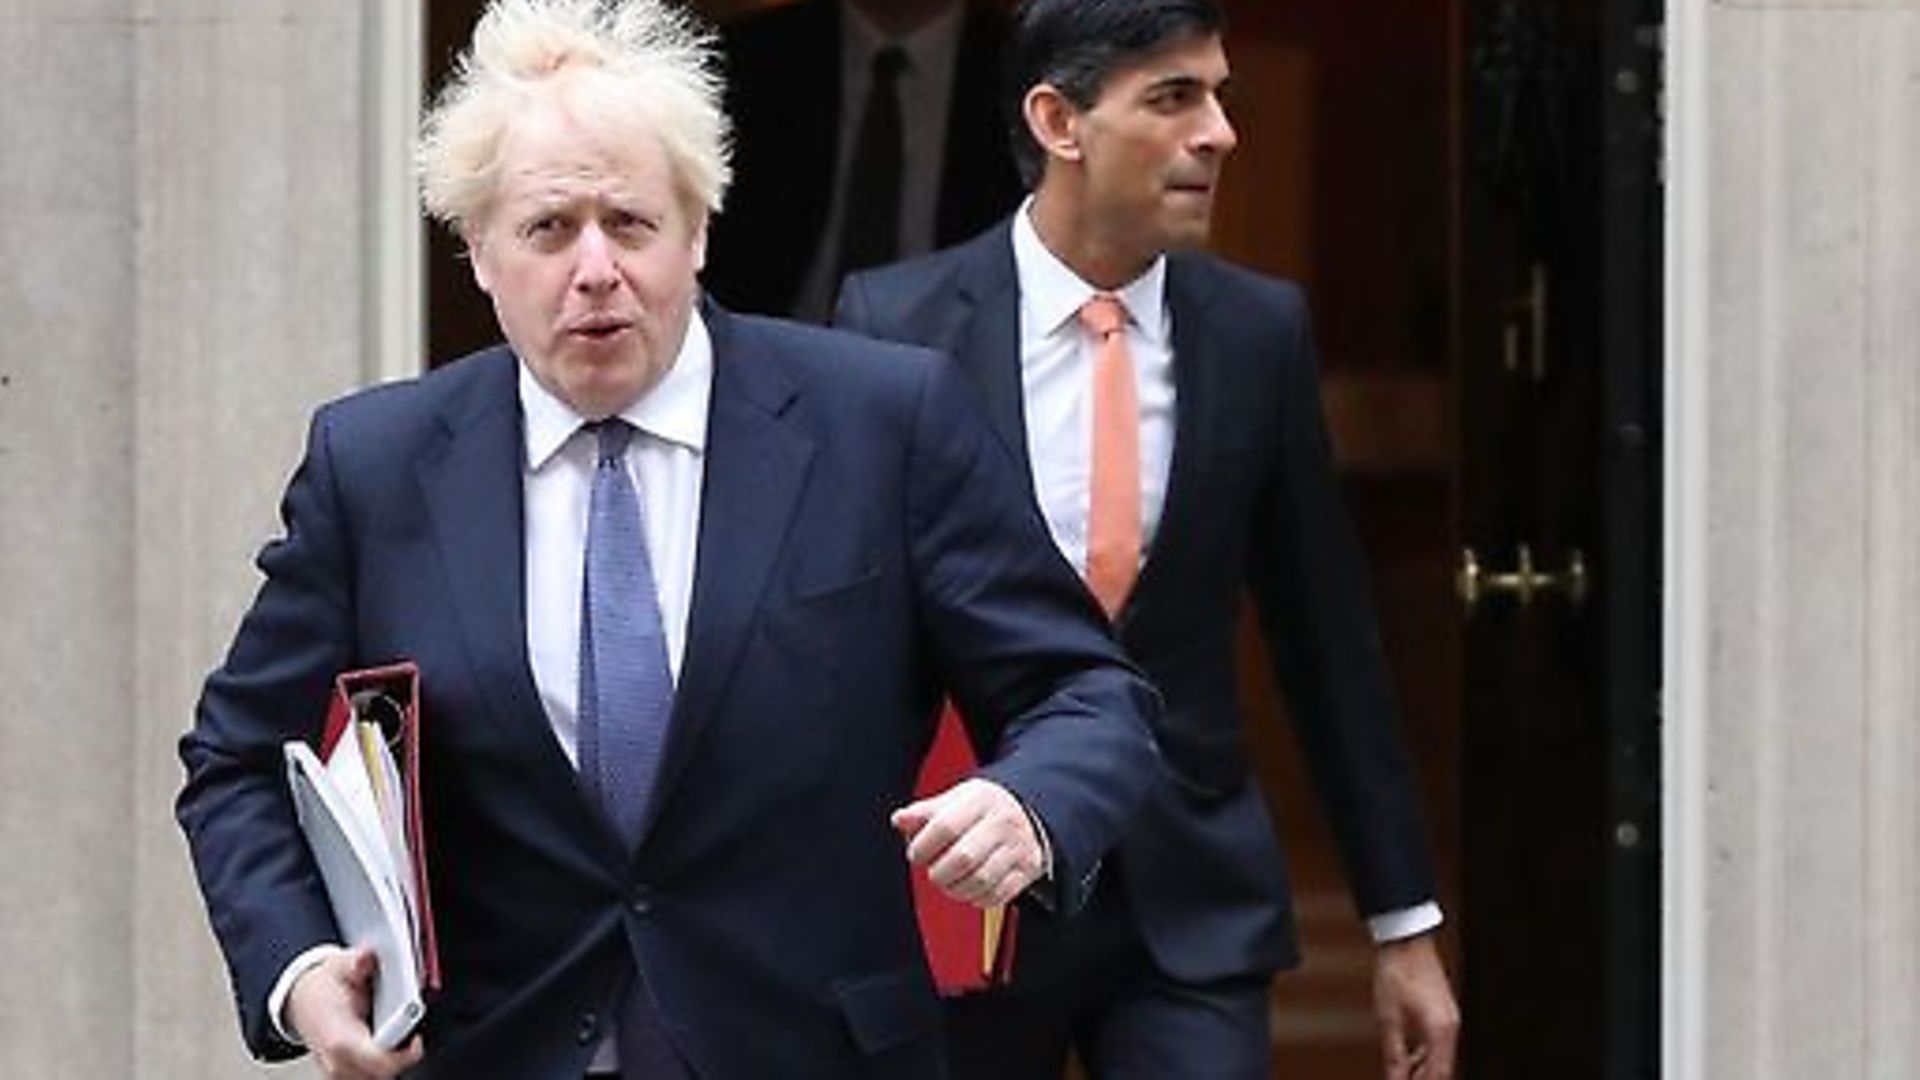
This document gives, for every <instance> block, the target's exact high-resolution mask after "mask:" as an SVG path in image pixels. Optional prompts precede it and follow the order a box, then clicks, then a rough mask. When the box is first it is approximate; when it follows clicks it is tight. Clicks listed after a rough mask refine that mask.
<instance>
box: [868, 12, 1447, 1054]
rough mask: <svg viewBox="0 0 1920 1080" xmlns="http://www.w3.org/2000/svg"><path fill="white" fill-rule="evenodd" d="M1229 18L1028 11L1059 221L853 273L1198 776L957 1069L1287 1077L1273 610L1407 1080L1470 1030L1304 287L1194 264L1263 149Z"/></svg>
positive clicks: (1035, 127)
mask: <svg viewBox="0 0 1920 1080" xmlns="http://www.w3.org/2000/svg"><path fill="white" fill-rule="evenodd" d="M1223 29H1224V26H1223V20H1222V16H1221V13H1220V11H1219V10H1218V8H1217V7H1216V6H1215V5H1214V4H1213V3H1211V2H1209V0H1028V2H1026V3H1023V4H1022V5H1021V7H1020V9H1019V11H1018V12H1017V13H1016V15H1015V16H1014V27H1013V38H1012V46H1011V49H1010V53H1009V63H1010V67H1011V72H1010V73H1011V75H1012V76H1013V81H1012V87H1013V89H1014V91H1015V93H1016V94H1017V95H1018V96H1017V99H1016V101H1015V103H1014V104H1015V116H1016V117H1017V121H1016V123H1015V124H1014V138H1015V150H1016V157H1017V159H1018V160H1019V161H1020V164H1021V166H1022V171H1023V174H1024V177H1025V179H1026V181H1027V182H1028V184H1029V185H1031V187H1032V197H1031V198H1030V199H1029V200H1028V202H1027V203H1026V204H1025V205H1024V206H1023V207H1022V208H1021V209H1020V210H1019V211H1018V212H1016V214H1015V215H1014V217H1013V219H1012V221H1011V222H1009V223H1005V224H1002V225H1000V226H998V227H996V228H994V229H992V230H990V231H989V232H987V233H985V234H983V235H981V236H980V237H978V238H976V239H974V240H972V241H969V242H967V243H965V244H963V245H961V246H960V247H957V248H954V249H951V250H949V251H945V252H941V253H938V254H935V255H932V256H929V257H926V258H923V259H919V260H915V261H911V262H907V263H904V264H900V265H897V266H894V267H889V268H886V269H883V270H879V271H874V272H870V273H866V274H858V275H855V276H853V277H851V278H850V279H849V280H848V281H847V283H846V285H845V288H844V290H843V292H842V295H841V300H840V309H839V319H840V321H841V323H842V324H843V325H847V326H850V327H853V328H855V329H860V330H864V331H866V332H869V333H872V334H875V335H878V336H881V337H888V338H895V339H900V340H906V341H913V342H919V343H925V344H934V345H938V346H940V347H941V348H943V349H945V350H947V351H949V352H951V353H952V354H954V355H955V356H956V357H957V358H958V359H959V360H960V362H961V364H962V365H963V366H964V367H965V369H966V370H967V372H968V374H969V375H970V376H971V378H972V381H973V382H974V384H975V386H976V387H977V389H979V390H980V392H981V393H982V395H983V396H984V399H985V401H986V402H987V405H988V408H989V412H990V413H991V414H992V416H993V418H994V421H995V423H996V425H997V426H998V427H999V429H1000V431H1001V433H1002V435H1003V437H1004V438H1005V439H1006V441H1007V443H1008V445H1009V446H1010V447H1011V448H1012V449H1013V450H1014V452H1015V453H1016V454H1017V455H1019V456H1021V457H1022V458H1023V459H1024V460H1025V461H1026V463H1027V464H1028V466H1029V468H1030V471H1031V474H1032V478H1033V485H1034V493H1035V495H1036V497H1037V498H1038V500H1039V503H1040V506H1041V509H1042V511H1043V512H1044V514H1045V516H1046V518H1047V520H1048V524H1049V526H1050V529H1051V532H1052V535H1053V539H1054V541H1055V543H1056V544H1057V545H1058V546H1059V547H1060V548H1061V550H1062V551H1063V552H1064V553H1065V554H1066V555H1067V557H1068V558H1069V559H1070V560H1071V561H1072V562H1074V563H1075V564H1076V565H1078V566H1081V567H1083V568H1084V573H1085V576H1086V579H1087V583H1088V585H1089V586H1090V588H1091V589H1092V591H1093V592H1094V593H1095V595H1096V597H1098V598H1099V599H1100V600H1101V602H1102V604H1103V605H1104V606H1105V607H1106V608H1107V610H1108V612H1109V615H1110V617H1112V618H1113V620H1114V623H1115V626H1116V629H1117V632H1118V633H1119V635H1120V637H1121V640H1122V643H1123V644H1124V645H1125V646H1126V648H1127V650H1128V651H1129V653H1130V654H1131V655H1132V657H1133V658H1134V659H1135V661H1136V662H1138V663H1139V664H1140V665H1141V666H1142V667H1143V668H1144V669H1145V670H1146V671H1147V673H1148V674H1149V676H1150V677H1152V678H1153V679H1154V680H1155V681H1156V682H1157V683H1158V685H1159V687H1160V689H1161V691H1162V693H1163V694H1164V695H1165V698H1166V710H1165V713H1164V714H1163V716H1162V718H1161V722H1160V724H1159V725H1158V727H1157V730H1156V734H1157V736H1158V738H1159V741H1160V745H1161V749H1162V754H1163V757H1164V759H1165V761H1166V764H1167V766H1168V768H1169V770H1170V772H1171V782H1170V783H1168V784H1166V785H1163V787H1162V788H1161V789H1160V790H1159V791H1158V792H1157V793H1156V794H1155V795H1154V796H1153V797H1152V799H1151V800H1150V801H1149V804H1148V807H1147V809H1146V811H1145V812H1144V813H1143V814H1142V815H1141V817H1140V819H1139V820H1138V821H1137V823H1136V824H1135V826H1134V827H1133V828H1132V829H1131V830H1130V831H1129V833H1128V835H1127V837H1126V838H1125V839H1124V840H1123V841H1122V843H1121V845H1120V847H1119V848H1118V849H1117V851H1116V853H1115V854H1114V855H1113V856H1112V857H1111V858H1110V859H1109V861H1108V863H1107V867H1106V871H1105V873H1104V875H1103V878H1102V881H1101V885H1100V888H1099V890H1098V892H1097V894H1096V897H1095V900H1094V903H1093V906H1092V908H1091V910H1090V911H1089V912H1087V913H1086V914H1085V915H1083V916H1082V918H1081V919H1079V920H1077V921H1074V922H1071V923H1066V922H1059V923H1055V922H1052V921H1050V920H1048V919H1046V918H1044V917H1036V918H1032V919H1029V920H1028V922H1027V924H1026V926H1025V928H1024V929H1023V932H1022V935H1023V936H1022V942H1021V950H1022V956H1021V959H1020V967H1019V969H1018V972H1017V975H1016V979H1015V982H1014V985H1013V986H1012V987H1011V988H1009V989H1008V990H1006V991H1003V992H996V993H993V994H988V995H985V996H980V997H975V998H964V999H960V1000H958V1001H956V1002H954V1003H953V1004H952V1005H951V1006H950V1008H949V1018H950V1021H951V1024H952V1027H953V1029H954V1030H953V1040H952V1045H953V1049H954V1054H955V1064H956V1070H955V1071H956V1075H957V1076H960V1077H980V1078H986V1077H993V1078H996V1080H1004V1078H1008V1077H1018V1078H1028V1077H1032V1078H1055V1077H1058V1076H1059V1074H1060V1070H1061V1066H1062V1063H1063V1061H1064V1059H1065V1057H1066V1055H1067V1052H1068V1050H1069V1048H1070V1047H1072V1048H1075V1049H1077V1050H1078V1052H1079V1054H1080V1056H1081V1058H1082V1059H1083V1060H1084V1061H1085V1063H1086V1064H1087V1066H1088V1068H1089V1070H1090V1071H1091V1073H1092V1074H1093V1075H1094V1076H1096V1077H1102V1078H1111V1077H1123V1078H1131V1077H1139V1078H1143V1080H1144V1078H1148V1077H1153V1078H1166V1077H1177V1078H1192V1077H1234V1078H1245V1080H1255V1078H1265V1077H1266V1076H1268V1075H1269V1070H1270V1068H1271V1066H1270V1036H1269V1024H1268V1019H1267V1008H1268V988H1269V983H1270V980H1271V978H1272V976H1273V974H1274V973H1275V972H1276V971H1277V970H1279V969H1281V968H1284V967H1288V966H1290V965H1292V964H1293V963H1294V962H1295V960H1296V949H1295V943H1294V940H1293V930H1292V918H1291V910H1290V903H1289V899H1288V895H1287V894H1288V885H1287V880H1286V873H1285V869H1284V866H1283V863H1282V858H1281V854H1280V851H1279V848H1278V845H1277V843H1276V842H1275V838H1274V835H1273V831H1272V828H1271V826H1270V824H1269V818H1268V815H1267V810H1266V807H1265V806H1264V805H1263V803H1262V800H1261V796H1260V793H1259V790H1258V787H1257V785H1256V784H1255V783H1254V781H1253V779H1252V777H1251V776H1250V774H1249V769H1248V763H1247V756H1246V751H1245V747H1244V745H1243V742H1242V735H1241V730H1240V726H1241V721H1240V714H1239V710H1238V706H1237V704H1236V702H1235V698H1234V694H1235V685H1236V679H1235V677H1234V656H1235V638H1236V633H1235V630H1236V616H1237V613H1238V608H1239V603H1240V596H1241V594H1242V591H1243V590H1248V591H1251V593H1252V595H1253V597H1254V598H1255V600H1256V602H1257V604H1258V608H1259V612H1260V617H1261V621H1262V627H1263V629H1264V631H1265V637H1266V641H1267V643H1268V646H1269V649H1270V652H1271V656H1272V661H1273V665H1274V669H1275V672H1276V674H1277V676H1278V678H1279V681H1280V682H1281V684H1282V685H1283V686H1284V688H1285V689H1286V691H1287V693H1288V696H1289V699H1290V703H1291V705H1292V709H1291V712H1292V714H1293V716H1294V718H1295V724H1296V727H1297V729H1298V732H1299V735H1300V741H1301V744H1302V746H1303V748H1304V750H1305V753H1306V757H1307V760H1308V762H1309V764H1310V766H1311V769H1312V772H1313V774H1314V777H1315V779H1316V781H1317V784H1318V786H1319V788H1320V790H1321V793H1322V795H1323V801H1324V804H1325V807H1326V810H1327V812H1328V814H1329V816H1330V818H1331V822H1332V825H1333V831H1334V833H1335V836H1336V837H1337V838H1338V841H1339V843H1340V846H1341V850H1342V852H1343V855H1344V857H1345V859H1346V863H1347V866H1348V870H1349V877H1350V879H1351V880H1352V882H1353V884H1354V888H1355V892H1356V894H1357V896H1356V898H1357V900H1358V903H1359V906H1360V908H1361V909H1362V911H1364V912H1365V913H1366V914H1367V916H1368V921H1369V925H1370V929H1371V930H1372V932H1373V935H1374V937H1375V939H1376V941H1378V942H1379V949H1378V960H1377V965H1376V974H1375V1001H1376V1004H1377V1010H1378V1015H1379V1020H1380V1023H1381V1025H1382V1033H1381V1042H1382V1047H1383V1056H1384V1059H1385V1064H1386V1074H1387V1075H1388V1076H1389V1077H1395V1078H1399V1077H1420V1078H1439V1077H1447V1076H1449V1075H1451V1071H1452V1063H1453V1054H1454V1042H1455V1037H1456V1033H1457V1028H1458V1023H1459V1018H1458V1012H1457V1010H1456V1007H1455V1004H1454V1001H1453V996H1452V992H1451V990H1450V989H1449V987H1448V984H1447V979H1446V975H1445V972H1444V970H1443V969H1442V966H1441V963H1440V960H1439V956H1438V953H1437V950H1436V949H1435V947H1434V944H1433V941H1432V933H1431V932H1432V930H1433V928H1434V927H1435V926H1436V925H1437V924H1438V922H1439V921H1440V912H1439V910H1438V908H1437V906H1436V905H1435V904H1434V902H1433V897H1434V882H1433V877H1432V872H1431V870H1430V867H1429V858H1428V854H1427V851H1426V849H1425V845H1424V841H1423V839H1422V828H1421V824H1420V821H1419V815H1418V812H1417V807H1416V802H1417V798H1416V793H1415V790H1414V783H1413V779H1412V775H1411V770H1410V769H1409V767H1408V764H1407V760H1406V757H1405V753H1404V750H1403V748H1402V746H1401V743H1400V739H1399V734H1398V729H1397V718H1396V716H1395V710H1394V705H1393V703H1392V698H1391V691H1390V688H1389V678H1388V674H1387V671H1386V667H1385V664H1384V662H1383V659H1382V656H1381V650H1380V645H1379V641H1378V634H1377V630H1376V627H1375V625H1374V619H1373V616H1372V614H1371V611H1370V603H1369V599H1368V595H1367V589H1366V585H1365V581H1364V573H1363V569H1362V565H1361V557H1360V553H1359V550H1358V547H1357V545H1356V543H1355V541H1354V538H1353V536H1352V534H1351V531H1350V528H1349V526H1348V524H1347V521H1346V518H1345V515H1344V512H1343V510H1342V507H1341V506H1340V501H1339V496H1338V492H1337V490H1336V486H1335V482H1334V478H1333V475H1332V469H1331V464H1330V460H1329V454H1328V449H1327V437H1326V432H1325V426H1324V420H1323V418H1322V416H1321V413H1320V408H1319V397H1318V390H1317V385H1316V371H1315V359H1314V354H1313V346H1312V342H1311V338H1310V335H1309V332H1308V325H1307V316H1306V310H1305V307H1304V303H1303V300H1302V298H1301V295H1300V292H1299V290H1298V289H1297V288H1296V287H1294V286H1293V285H1291V284H1288V283H1285V282H1280V281H1274V280H1271V279H1267V278H1263V277H1260V276H1258V275H1255V274H1252V273H1250V272H1247V271H1245V270H1242V269H1238V268H1236V267H1233V266H1230V265H1228V264H1226V263H1224V262H1221V261H1219V260H1217V259H1213V258H1210V257H1207V256H1205V255H1201V254H1197V253H1194V252H1192V251H1191V250H1189V249H1192V248H1196V247H1198V246H1200V245H1201V244H1202V243H1204V241H1205V240H1206V238H1207V233H1208V228H1209V223H1210V218H1211V211H1212V205H1213V195H1214V190H1215V185H1216V183H1217V181H1218V180H1219V177H1220V169H1221V165H1222V163H1223V162H1224V161H1225V159H1226V157H1227V155H1228V153H1229V152H1230V151H1231V150H1232V149H1233V147H1234V144H1235V139H1236V136H1235V133H1234V130H1233V127H1232V125H1231V124H1230V123H1229V122H1228V119H1227V116H1226V113H1225V111H1224V108H1223V105H1222V100H1221V95H1222V91H1223V90H1224V88H1225V86H1226V83H1227V78H1228V67H1227V61H1226V55H1225V52H1224V51H1223V47H1222V33H1223Z"/></svg>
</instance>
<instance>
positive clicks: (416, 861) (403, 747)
mask: <svg viewBox="0 0 1920 1080" xmlns="http://www.w3.org/2000/svg"><path fill="white" fill-rule="evenodd" d="M365 691H376V692H378V693H380V694H381V695H383V696H384V697H385V698H386V699H387V700H389V701H391V702H393V703H394V704H396V705H398V706H399V707H400V708H399V715H398V716H397V717H394V718H392V719H393V722H395V723H397V724H398V725H399V730H398V731H397V732H394V733H392V735H393V738H392V743H393V745H394V746H395V747H396V748H397V752H398V758H399V761H398V765H399V767H400V783H401V785H402V786H403V787H404V788H405V789H406V790H405V792H404V793H403V796H402V803H403V804H404V807H405V822H406V833H407V849H408V853H409V855H410V857H411V860H412V864H413V866H412V870H413V880H414V885H415V888H416V890H417V894H418V896H419V898H420V910H419V917H420V923H419V929H420V941H419V951H420V985H421V986H422V987H423V988H425V989H428V990H438V989H439V988H440V947H439V939H438V937H437V936H436V935H435V932H434V928H433V901H432V898H431V896H430V894H429V891H428V884H427V835H426V821H425V818H426V815H425V813H424V805H425V804H424V803H423V802H422V801H421V798H420V669H419V667H417V666H416V665H415V664H414V663H413V662H412V661H410V660H403V661H401V662H399V663H394V664H387V665H385V666H382V667H373V668H362V669H360V670H358V671H345V672H341V673H340V674H339V675H338V676H337V677H335V679H334V681H333V698H332V700H331V701H329V702H328V703H327V724H326V727H325V728H324V729H322V731H321V734H320V746H319V754H320V759H321V760H322V761H325V760H327V759H328V758H329V757H331V756H332V754H333V749H334V746H335V745H336V744H337V743H338V742H339V741H340V738H341V736H342V735H343V734H344V733H345V732H346V731H347V730H348V728H349V727H350V725H351V724H352V722H353V720H354V711H355V709H354V698H355V696H356V695H359V694H361V693H363V692H365Z"/></svg>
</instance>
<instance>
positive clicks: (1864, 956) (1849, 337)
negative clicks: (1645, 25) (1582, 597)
mask: <svg viewBox="0 0 1920 1080" xmlns="http://www.w3.org/2000/svg"><path fill="white" fill-rule="evenodd" d="M1671 10H1672V23H1671V27H1670V30H1671V38H1670V43H1671V49H1672V52H1671V57H1670V59H1671V69H1672V73H1673V74H1672V85H1671V87H1670V90H1671V98H1670V101H1671V110H1670V117H1671V123H1672V130H1671V137H1670V143H1669V145H1670V161H1669V164H1670V169H1669V182H1670V185H1669V190H1670V194H1669V204H1668V219H1669V230H1670V235H1669V267H1670V274H1671V279H1670V292H1669V319H1670V323H1671V331H1672V332H1671V338H1670V343H1669V345H1670V347H1669V350H1668V395H1669V397H1668V400H1669V417H1668V433H1669V440H1670V444H1669V462H1670V471H1669V482H1668V490H1667V504H1668V509H1667V514H1668V518H1667V524H1668V531H1669V551H1668V559H1667V572H1666V580H1667V583H1668V614H1669V619H1668V641H1667V645H1668V662H1667V670H1668V698H1667V709H1666V724H1667V730H1668V739H1667V785H1666V786H1667V822H1668V835H1667V846H1666V852H1667V867H1668V883H1667V903H1666V910H1667V927H1666V929H1667V934H1666V942H1667V958H1666V962H1665V965H1664V966H1665V970H1666V973H1667V987H1666V995H1665V998H1666V1001H1665V1005H1666V1013H1665V1014H1666V1022H1667V1031H1666V1042H1667V1050H1668V1053H1667V1070H1666V1074H1667V1075H1668V1076H1670V1077H1675V1078H1695V1077H1702V1078H1715V1080H1718V1078H1727V1080H1732V1078H1736V1077H1737V1078H1740V1080H1771V1078H1778V1080H1801V1078H1805V1077H1816V1076H1817V1077H1833V1078H1843V1077H1844V1078H1853V1077H1860V1078H1880V1077H1885V1078H1895V1077H1909V1076H1915V1075H1920V914H1916V911H1917V910H1920V908H1917V907H1916V901H1917V900H1920V731H1917V730H1916V718H1920V465H1916V462H1920V6H1916V5H1915V4H1913V3H1910V2H1900V0H1881V2H1878V3H1874V2H1871V0H1868V2H1860V3H1848V4H1838V3H1822V2H1817V0H1797V2H1796V0H1720V2H1717V3H1712V4H1708V3H1707V2H1706V0H1679V2H1677V3H1676V4H1675V5H1674V6H1673V8H1672V9H1671Z"/></svg>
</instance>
